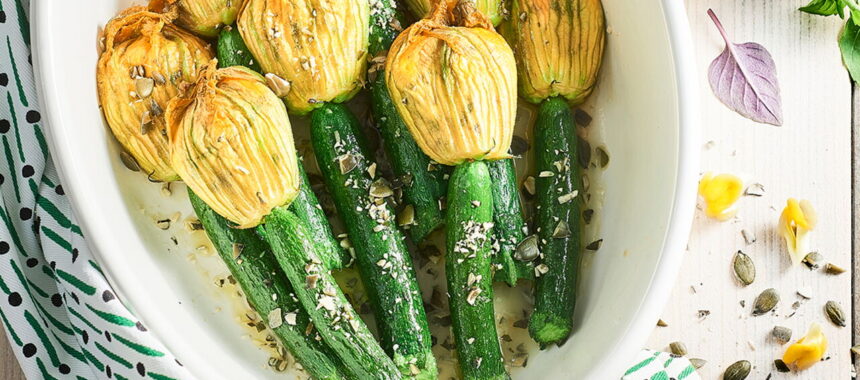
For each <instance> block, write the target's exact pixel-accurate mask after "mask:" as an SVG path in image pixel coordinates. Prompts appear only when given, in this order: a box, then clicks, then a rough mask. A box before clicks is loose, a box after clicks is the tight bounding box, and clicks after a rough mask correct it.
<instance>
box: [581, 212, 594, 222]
mask: <svg viewBox="0 0 860 380" xmlns="http://www.w3.org/2000/svg"><path fill="white" fill-rule="evenodd" d="M593 217H594V209H590V208H588V209H585V211H583V212H582V220H583V221H584V222H585V224H591V218H593Z"/></svg>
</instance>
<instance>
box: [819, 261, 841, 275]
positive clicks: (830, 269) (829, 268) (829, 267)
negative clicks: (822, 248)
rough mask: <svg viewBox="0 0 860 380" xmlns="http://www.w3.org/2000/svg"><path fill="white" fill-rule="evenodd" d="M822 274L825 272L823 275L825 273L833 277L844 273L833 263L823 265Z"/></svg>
mask: <svg viewBox="0 0 860 380" xmlns="http://www.w3.org/2000/svg"><path fill="white" fill-rule="evenodd" d="M824 272H825V273H827V274H832V275H834V276H835V275H838V274H842V273H845V269H843V268H842V267H840V266H838V265H836V264H833V263H827V264H825V265H824Z"/></svg>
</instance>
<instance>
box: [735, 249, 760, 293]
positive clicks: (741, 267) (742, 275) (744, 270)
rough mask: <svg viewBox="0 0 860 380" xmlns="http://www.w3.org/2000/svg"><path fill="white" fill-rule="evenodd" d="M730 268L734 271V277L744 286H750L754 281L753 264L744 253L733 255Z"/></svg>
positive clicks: (739, 252)
mask: <svg viewBox="0 0 860 380" xmlns="http://www.w3.org/2000/svg"><path fill="white" fill-rule="evenodd" d="M732 267H733V268H734V269H735V277H736V278H737V279H738V281H740V282H741V283H742V284H744V286H746V285H749V284H752V283H753V281H755V264H753V261H752V259H751V258H750V257H749V256H747V254H746V253H743V252H741V251H738V252H737V253H735V258H734V259H733V260H732Z"/></svg>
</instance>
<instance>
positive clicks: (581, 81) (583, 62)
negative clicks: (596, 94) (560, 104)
mask: <svg viewBox="0 0 860 380" xmlns="http://www.w3.org/2000/svg"><path fill="white" fill-rule="evenodd" d="M505 27H506V30H505V33H504V34H505V35H506V36H507V37H508V40H509V41H510V43H511V45H512V46H513V47H514V54H515V55H516V58H517V69H518V72H519V85H520V95H522V96H523V98H525V99H526V100H528V101H529V102H532V103H540V102H541V101H542V100H543V99H546V98H549V97H552V96H558V95H561V96H564V97H565V98H566V99H567V100H568V101H569V102H570V103H572V104H574V105H576V104H579V103H582V102H583V101H585V98H586V97H588V95H589V94H591V91H592V90H593V89H594V84H595V82H596V80H597V73H598V71H599V70H600V64H601V62H602V60H603V48H604V45H605V40H606V22H605V18H604V15H603V5H602V4H601V2H600V0H513V5H512V7H511V20H510V22H509V23H507V24H505Z"/></svg>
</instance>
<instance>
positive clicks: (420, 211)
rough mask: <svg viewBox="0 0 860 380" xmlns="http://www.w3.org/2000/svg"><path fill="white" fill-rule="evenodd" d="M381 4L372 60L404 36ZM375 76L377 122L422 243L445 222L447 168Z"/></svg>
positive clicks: (398, 19)
mask: <svg viewBox="0 0 860 380" xmlns="http://www.w3.org/2000/svg"><path fill="white" fill-rule="evenodd" d="M379 3H380V4H379V5H375V6H374V12H372V13H373V14H371V17H370V18H371V20H370V49H369V51H370V54H371V55H372V56H377V55H380V54H382V53H384V52H385V51H387V50H388V48H389V47H390V46H391V43H392V42H393V41H394V38H395V37H397V34H398V33H399V32H400V31H399V30H398V29H397V28H395V25H403V23H402V21H403V18H402V16H401V13H400V12H399V11H398V8H397V7H396V6H395V2H394V1H393V0H380V1H379ZM371 72H372V74H368V77H369V82H370V96H371V112H372V113H373V119H374V121H375V123H376V128H377V129H378V130H379V133H380V135H382V144H383V147H384V149H385V154H386V156H387V157H388V161H389V162H390V164H391V168H392V169H393V171H394V175H395V176H396V177H397V178H399V179H400V180H401V182H402V183H403V198H404V200H405V203H406V204H409V205H412V207H413V209H414V211H415V213H414V215H415V217H414V220H413V222H412V223H411V224H410V225H409V232H410V234H411V235H412V239H413V240H414V241H416V242H421V241H423V240H424V239H425V238H426V237H427V235H429V234H430V233H431V232H433V231H434V230H435V229H436V228H438V227H439V226H440V225H441V224H442V223H443V222H444V216H443V213H442V208H441V199H442V198H443V197H444V196H445V192H446V187H447V183H446V182H447V181H446V177H447V173H448V172H447V168H446V167H444V166H442V165H438V164H435V163H433V162H431V160H430V158H429V157H427V155H425V154H424V152H422V151H421V148H419V147H418V144H416V143H415V140H414V139H413V138H412V134H410V133H409V129H407V127H406V123H404V122H403V119H401V117H400V114H399V113H397V109H396V108H394V103H392V101H391V96H390V94H389V93H388V86H386V84H385V72H384V70H383V68H382V65H381V64H377V65H373V64H372V67H371ZM373 75H376V77H375V78H373Z"/></svg>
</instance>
